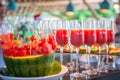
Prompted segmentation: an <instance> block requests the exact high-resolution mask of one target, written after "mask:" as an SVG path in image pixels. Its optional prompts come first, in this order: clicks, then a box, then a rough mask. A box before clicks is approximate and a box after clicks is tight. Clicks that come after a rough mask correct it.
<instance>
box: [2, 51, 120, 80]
mask: <svg viewBox="0 0 120 80" xmlns="http://www.w3.org/2000/svg"><path fill="white" fill-rule="evenodd" d="M0 51H1V50H0ZM74 58H75V54H73V59H74ZM56 60H58V61H59V53H57V54H56ZM68 62H70V54H69V53H64V65H66V64H67V63H68ZM2 66H4V62H3V58H2V54H1V52H0V67H2ZM119 79H120V71H119V70H114V71H109V72H108V73H107V74H99V75H97V76H91V78H90V79H88V80H119ZM0 80H2V79H0ZM63 80H70V76H69V73H66V74H65V75H64V77H63ZM80 80H86V79H84V78H83V79H82V78H80Z"/></svg>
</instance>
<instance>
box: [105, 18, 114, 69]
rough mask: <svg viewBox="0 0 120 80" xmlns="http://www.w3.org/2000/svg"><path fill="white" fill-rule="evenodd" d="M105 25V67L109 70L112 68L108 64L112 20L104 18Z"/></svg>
mask: <svg viewBox="0 0 120 80" xmlns="http://www.w3.org/2000/svg"><path fill="white" fill-rule="evenodd" d="M106 25H107V42H106V67H107V69H108V70H109V69H110V68H112V66H110V64H109V51H110V48H109V46H110V45H111V43H112V42H113V41H114V38H115V37H114V21H112V20H108V19H106Z"/></svg>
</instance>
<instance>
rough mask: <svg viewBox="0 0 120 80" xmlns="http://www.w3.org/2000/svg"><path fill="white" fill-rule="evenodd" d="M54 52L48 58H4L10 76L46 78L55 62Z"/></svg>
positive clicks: (41, 56)
mask: <svg viewBox="0 0 120 80" xmlns="http://www.w3.org/2000/svg"><path fill="white" fill-rule="evenodd" d="M54 54H55V53H54V52H52V53H51V54H49V55H47V56H43V55H40V56H33V57H32V56H30V57H22V58H20V57H7V56H4V61H5V64H6V66H7V68H8V71H9V73H10V76H15V77H41V76H46V75H48V73H49V72H50V69H51V67H52V65H53V62H54V59H55V58H54Z"/></svg>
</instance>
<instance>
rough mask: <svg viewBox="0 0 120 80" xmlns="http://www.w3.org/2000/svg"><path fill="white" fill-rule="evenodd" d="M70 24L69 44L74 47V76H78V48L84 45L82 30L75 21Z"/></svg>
mask: <svg viewBox="0 0 120 80" xmlns="http://www.w3.org/2000/svg"><path fill="white" fill-rule="evenodd" d="M70 23H71V25H70V43H71V44H72V45H73V46H75V47H76V75H78V74H79V64H78V63H79V62H78V60H79V57H80V55H79V47H80V46H81V45H83V44H84V29H83V26H81V25H80V23H79V22H78V21H77V20H73V21H71V22H70Z"/></svg>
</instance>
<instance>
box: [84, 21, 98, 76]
mask: <svg viewBox="0 0 120 80" xmlns="http://www.w3.org/2000/svg"><path fill="white" fill-rule="evenodd" d="M84 43H85V44H86V45H87V53H88V71H87V74H88V75H94V74H95V73H94V72H93V71H92V69H91V68H92V67H91V64H90V61H91V58H90V54H91V46H92V45H93V44H94V43H96V23H95V20H94V19H88V20H86V21H84Z"/></svg>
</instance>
